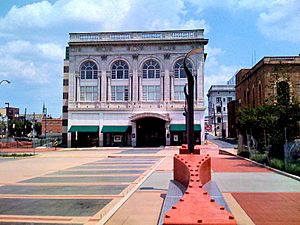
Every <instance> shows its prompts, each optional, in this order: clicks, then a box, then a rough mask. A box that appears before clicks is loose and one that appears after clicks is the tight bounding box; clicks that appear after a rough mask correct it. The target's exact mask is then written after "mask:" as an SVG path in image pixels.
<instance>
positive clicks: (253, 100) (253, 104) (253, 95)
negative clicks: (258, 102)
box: [252, 87, 255, 108]
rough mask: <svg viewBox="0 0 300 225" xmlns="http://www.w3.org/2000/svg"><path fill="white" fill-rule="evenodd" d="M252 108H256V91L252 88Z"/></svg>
mask: <svg viewBox="0 0 300 225" xmlns="http://www.w3.org/2000/svg"><path fill="white" fill-rule="evenodd" d="M252 107H253V108H255V89H254V87H252Z"/></svg>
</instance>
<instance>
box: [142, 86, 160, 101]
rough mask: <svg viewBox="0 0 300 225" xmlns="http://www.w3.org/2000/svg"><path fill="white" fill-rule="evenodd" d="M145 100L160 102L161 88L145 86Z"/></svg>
mask: <svg viewBox="0 0 300 225" xmlns="http://www.w3.org/2000/svg"><path fill="white" fill-rule="evenodd" d="M143 100H145V101H159V100H160V86H143Z"/></svg>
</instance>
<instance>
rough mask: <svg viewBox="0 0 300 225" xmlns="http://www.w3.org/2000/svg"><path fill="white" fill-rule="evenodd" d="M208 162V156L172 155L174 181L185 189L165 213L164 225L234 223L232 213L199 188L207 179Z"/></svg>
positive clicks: (209, 176) (217, 224) (209, 167)
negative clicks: (176, 201) (177, 200)
mask: <svg viewBox="0 0 300 225" xmlns="http://www.w3.org/2000/svg"><path fill="white" fill-rule="evenodd" d="M210 163H211V161H210V157H209V156H208V155H206V156H204V155H187V154H180V155H175V156H174V179H175V180H176V181H178V182H180V183H181V184H183V185H184V186H186V187H187V190H186V192H185V193H184V195H183V196H182V198H181V199H180V201H179V202H178V203H177V204H175V205H174V206H172V208H171V209H170V210H169V211H168V212H167V213H166V214H165V218H164V223H163V224H164V225H179V224H181V225H193V224H206V225H213V224H214V225H223V224H224V225H225V224H228V225H235V224H237V223H236V221H235V219H234V217H233V216H232V214H231V213H229V212H227V211H226V210H224V207H222V206H220V205H218V204H217V203H216V202H215V201H214V200H213V199H211V197H210V196H209V195H208V193H207V192H206V191H205V190H204V189H203V185H204V184H206V183H207V182H208V181H210V179H211V164H210ZM200 208H201V209H200Z"/></svg>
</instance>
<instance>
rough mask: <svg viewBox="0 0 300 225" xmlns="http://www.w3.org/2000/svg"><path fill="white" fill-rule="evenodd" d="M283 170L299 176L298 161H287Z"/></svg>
mask: <svg viewBox="0 0 300 225" xmlns="http://www.w3.org/2000/svg"><path fill="white" fill-rule="evenodd" d="M285 171H286V172H288V173H290V174H294V175H296V176H300V164H299V163H288V164H287V165H286V166H285Z"/></svg>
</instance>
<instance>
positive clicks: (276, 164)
mask: <svg viewBox="0 0 300 225" xmlns="http://www.w3.org/2000/svg"><path fill="white" fill-rule="evenodd" d="M270 166H271V167H273V168H275V169H279V170H282V171H283V170H284V168H285V167H284V162H283V161H282V160H280V159H275V158H274V159H271V160H270Z"/></svg>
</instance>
